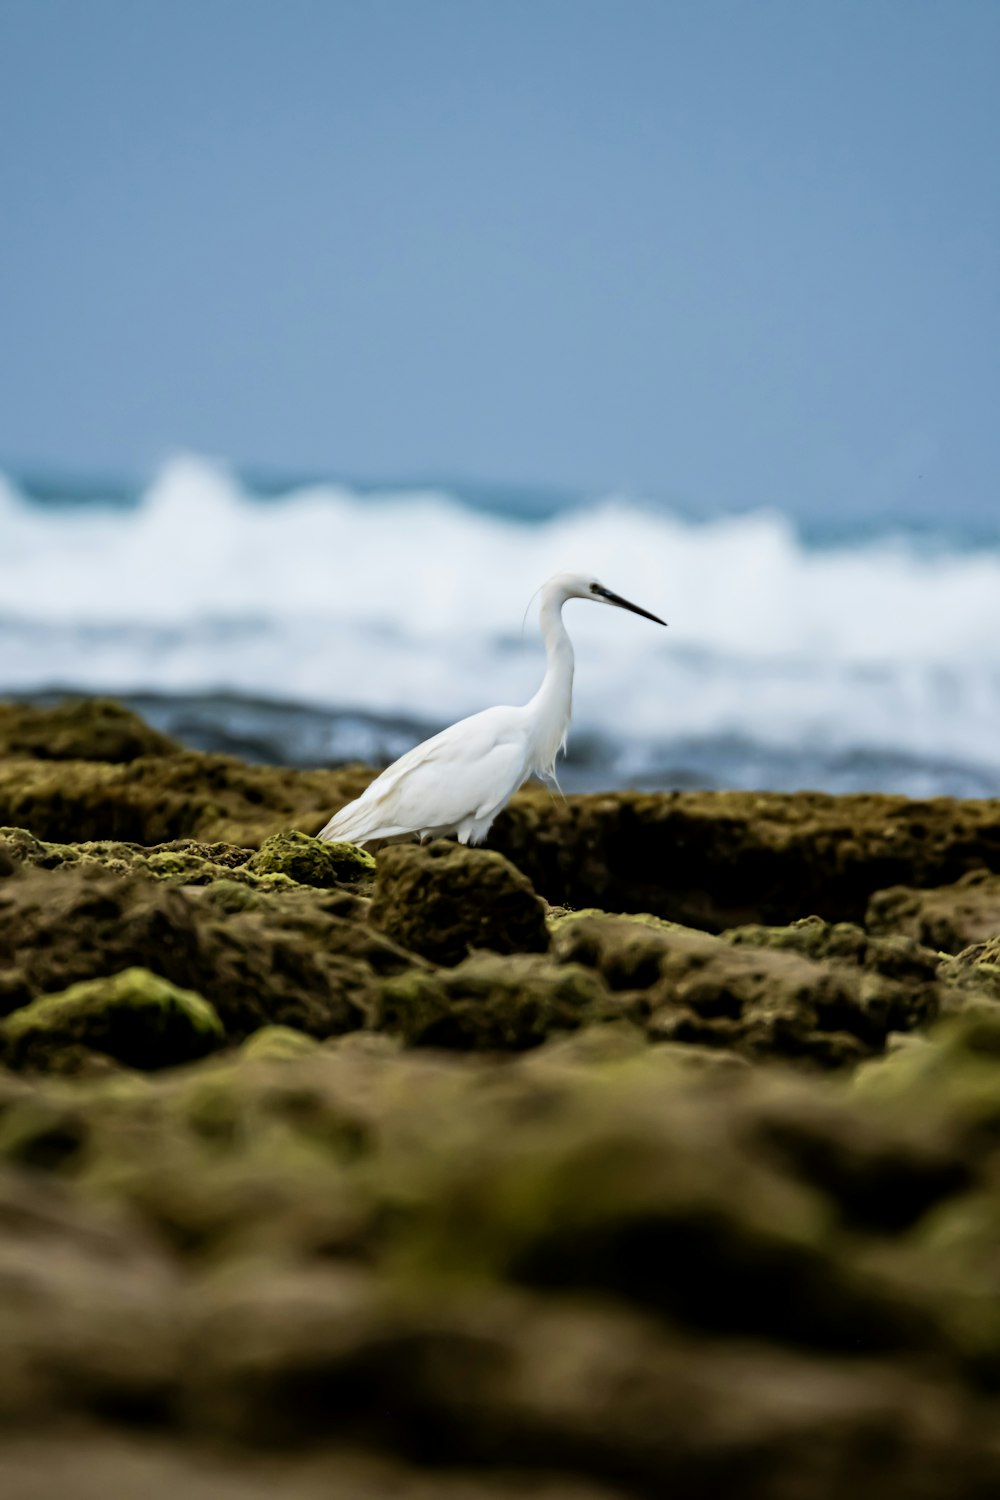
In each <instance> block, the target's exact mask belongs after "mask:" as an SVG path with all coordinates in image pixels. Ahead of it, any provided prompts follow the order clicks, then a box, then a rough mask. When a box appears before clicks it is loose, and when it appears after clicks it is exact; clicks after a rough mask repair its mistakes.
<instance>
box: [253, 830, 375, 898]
mask: <svg viewBox="0 0 1000 1500" xmlns="http://www.w3.org/2000/svg"><path fill="white" fill-rule="evenodd" d="M248 868H249V869H250V870H252V871H253V873H254V874H255V875H287V876H288V877H289V878H290V879H291V880H294V881H297V882H298V884H299V885H313V886H320V887H322V888H328V887H330V886H337V885H351V884H355V883H357V882H358V881H363V880H370V878H371V876H372V875H374V873H375V861H374V859H373V858H372V856H371V855H370V854H366V853H365V851H364V850H363V849H359V848H358V847H357V846H356V845H355V844H336V843H334V844H324V843H320V841H319V839H314V838H310V837H309V835H308V834H305V833H297V832H296V831H295V830H294V829H288V830H286V831H285V832H284V833H274V834H272V835H271V837H270V838H269V839H265V840H264V843H263V844H262V845H261V847H260V849H259V850H258V851H257V853H256V854H254V855H253V856H252V857H251V859H250V862H249V866H248Z"/></svg>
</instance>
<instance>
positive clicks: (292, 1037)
mask: <svg viewBox="0 0 1000 1500" xmlns="http://www.w3.org/2000/svg"><path fill="white" fill-rule="evenodd" d="M317 1046H318V1043H317V1042H316V1040H315V1039H314V1038H313V1037H311V1036H307V1035H306V1033H305V1032H304V1031H296V1030H294V1028H293V1027H291V1026H262V1027H261V1029H260V1031H255V1032H253V1033H252V1035H250V1036H248V1037H247V1039H246V1041H245V1042H244V1043H243V1046H242V1048H241V1049H240V1050H241V1052H242V1054H243V1056H244V1057H245V1058H248V1059H250V1060H251V1061H254V1062H257V1061H261V1060H263V1061H265V1062H274V1061H281V1060H282V1059H285V1058H290V1057H301V1056H302V1055H303V1053H306V1052H313V1051H315V1049H316V1047H317Z"/></svg>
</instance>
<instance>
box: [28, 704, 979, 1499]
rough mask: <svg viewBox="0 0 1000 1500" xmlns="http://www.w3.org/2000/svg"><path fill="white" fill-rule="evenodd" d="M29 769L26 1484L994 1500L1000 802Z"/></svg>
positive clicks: (52, 748)
mask: <svg viewBox="0 0 1000 1500" xmlns="http://www.w3.org/2000/svg"><path fill="white" fill-rule="evenodd" d="M40 715H42V716H41V717H40ZM44 715H48V716H49V717H47V718H46V717H44ZM0 748H2V749H3V751H4V754H3V755H2V756H0V823H2V824H6V825H7V826H4V827H2V829H0V1493H2V1494H3V1496H4V1497H5V1500H7V1497H8V1496H10V1497H12V1500H39V1497H41V1496H43V1495H45V1496H48V1495H50V1494H59V1495H61V1496H64V1497H66V1500H96V1497H97V1496H98V1495H100V1496H101V1497H104V1496H106V1495H108V1494H114V1495H129V1494H142V1495H148V1496H149V1497H150V1500H160V1497H161V1496H162V1497H163V1500H167V1497H168V1496H172V1495H175V1494H180V1493H183V1494H185V1495H191V1496H193V1497H195V1500H200V1497H202V1496H204V1497H206V1500H208V1497H209V1496H211V1497H212V1500H257V1497H258V1496H259V1497H261V1500H263V1496H264V1495H265V1494H267V1495H274V1494H281V1495H282V1496H285V1497H287V1500H320V1497H321V1496H322V1497H326V1496H329V1495H341V1494H343V1495H350V1496H351V1497H354V1496H357V1497H358V1500H390V1497H392V1500H431V1497H433V1500H438V1497H440V1500H509V1497H510V1500H512V1497H513V1496H515V1495H532V1496H539V1497H543V1500H649V1497H651V1496H660V1495H665V1494H670V1495H678V1496H685V1497H688V1496H690V1497H693V1500H709V1497H711V1500H737V1497H738V1500H843V1496H844V1495H851V1496H852V1497H853V1500H876V1497H877V1500H909V1497H912V1500H985V1497H988V1496H991V1495H995V1494H1000V1438H998V1433H1000V1314H998V1311H997V1309H998V1308H1000V1270H998V1267H1000V1186H998V1184H1000V920H998V921H996V923H994V918H993V915H992V912H993V911H994V907H993V906H992V905H991V902H992V900H993V896H992V892H993V888H994V882H995V879H996V876H997V872H998V869H1000V842H998V834H1000V806H998V805H997V804H995V803H987V802H980V803H947V802H933V803H922V804H916V803H907V802H905V801H904V800H903V799H900V798H876V797H870V798H864V797H849V798H822V797H818V796H814V795H812V794H805V795H803V796H802V797H780V798H779V797H771V796H760V797H754V796H751V795H749V794H714V795H710V794H707V793H687V794H676V795H666V796H662V797H655V796H651V795H649V794H635V795H623V796H615V797H596V798H571V799H569V801H568V802H567V803H566V804H565V805H562V804H555V803H553V802H552V801H551V799H549V798H547V797H543V798H539V797H536V796H535V795H534V794H532V793H530V792H529V793H527V794H525V795H523V796H522V797H520V798H518V799H515V802H514V804H512V807H511V808H510V809H509V811H508V813H507V814H505V816H504V818H503V819H502V820H501V821H499V822H498V824H497V826H496V835H497V837H496V842H495V847H493V848H488V849H485V850H463V849H459V848H458V847H457V846H454V845H448V844H446V845H431V846H428V847H426V848H418V847H416V846H399V847H395V848H388V849H383V850H381V851H379V852H378V854H377V856H376V858H375V871H374V878H373V872H372V861H371V856H368V855H362V854H360V853H359V851H355V850H353V849H351V848H349V847H347V848H338V847H337V846H327V845H322V844H319V843H318V842H317V841H316V840H315V839H314V838H313V837H311V836H310V835H311V834H313V833H314V832H315V831H316V830H317V829H318V828H319V827H321V826H322V824H323V822H325V821H326V818H327V817H328V816H329V815H330V813H331V812H332V811H334V809H335V808H336V806H338V805H340V803H342V802H343V801H344V800H346V799H347V798H348V797H349V796H352V795H356V793H357V791H358V790H360V788H361V786H363V785H364V784H365V781H366V779H367V777H368V776H369V775H370V774H371V773H370V772H366V771H364V770H363V769H361V768H357V769H350V768H349V769H347V770H344V771H316V772H302V773H294V772H290V771H285V770H279V769H273V768H266V767H264V768H251V767H244V766H241V765H240V764H239V762H237V761H234V760H232V759H231V758H227V757H220V756H207V755H206V756H201V755H196V754H194V753H192V752H189V751H184V750H180V749H177V748H175V747H173V746H172V745H171V744H170V743H169V742H167V743H165V744H164V743H159V742H158V741H157V740H156V738H155V737H153V736H152V735H151V733H150V732H148V731H147V730H146V726H144V725H142V724H141V722H140V721H138V720H135V719H134V717H133V716H131V715H128V714H126V713H125V711H124V710H120V709H118V708H117V706H116V705H109V704H107V703H98V704H96V705H94V706H93V709H92V711H90V710H88V706H87V705H85V704H83V705H81V704H73V705H70V706H69V707H68V708H67V709H66V710H65V711H64V710H62V709H61V708H59V707H58V706H57V707H56V708H53V709H45V710H34V709H27V708H25V707H23V706H20V705H5V706H0ZM491 842H492V841H491ZM547 902H548V903H558V905H555V904H553V905H547ZM949 950H950V951H949Z"/></svg>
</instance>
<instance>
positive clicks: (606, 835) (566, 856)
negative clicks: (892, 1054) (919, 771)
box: [490, 788, 1000, 932]
mask: <svg viewBox="0 0 1000 1500" xmlns="http://www.w3.org/2000/svg"><path fill="white" fill-rule="evenodd" d="M490 843H491V847H493V848H496V849H499V850H500V851H501V853H503V854H506V855H507V857H508V859H510V860H512V861H513V863H514V864H516V865H517V867H518V869H520V870H523V871H524V873H525V874H526V875H527V876H528V878H529V879H530V880H531V882H532V884H533V885H534V887H535V889H536V890H537V891H539V892H540V893H541V894H542V895H543V896H544V897H545V898H546V900H548V901H550V902H551V903H552V904H554V905H566V906H571V907H585V906H600V907H602V908H605V909H607V910H609V911H615V912H632V911H645V912H652V913H654V914H655V915H656V916H661V917H667V918H669V919H671V920H673V921H677V922H680V923H684V924H686V925H688V926H692V927H698V928H702V929H705V930H707V931H712V932H718V931H720V930H722V929H724V928H729V927H736V926H740V925H742V924H745V923H747V922H765V923H774V924H777V923H785V922H792V921H794V920H795V919H796V918H798V917H801V916H802V915H803V914H804V913H805V912H810V911H813V912H818V913H819V914H820V915H821V916H823V917H824V918H825V919H826V920H827V921H831V922H838V921H849V922H860V921H861V920H862V919H863V917H864V913H865V907H866V905H867V902H868V899H869V897H870V896H871V895H872V894H873V892H875V891H878V890H882V889H883V888H884V887H886V886H889V885H894V884H902V883H905V884H908V885H920V886H932V885H942V884H944V883H945V882H948V881H953V880H957V879H958V878H959V877H960V876H961V875H963V874H965V873H966V872H967V871H969V870H972V869H975V868H977V867H983V868H987V869H991V870H996V871H1000V799H998V800H993V801H986V800H981V801H973V800H971V799H970V800H963V801H957V800H955V799H953V798H947V797H939V798H934V799H932V800H929V801H926V802H917V801H911V800H910V799H908V798H906V797H897V796H886V795H882V794H875V793H871V794H854V795H847V796H833V795H829V794H826V793H822V792H792V793H783V792H742V791H741V792H736V791H723V792H615V793H606V794H600V795H591V796H572V797H568V798H566V799H565V801H564V802H559V803H556V802H554V801H553V799H552V798H551V797H550V796H548V795H547V794H546V793H544V792H542V791H540V790H536V789H531V788H528V789H525V790H524V791H522V792H521V793H520V794H519V795H518V797H516V798H515V799H514V800H513V801H512V802H511V803H510V804H509V806H508V807H507V808H505V809H504V811H503V812H502V813H501V814H500V816H499V818H498V819H497V821H496V823H495V824H494V826H493V829H492V830H491V834H490Z"/></svg>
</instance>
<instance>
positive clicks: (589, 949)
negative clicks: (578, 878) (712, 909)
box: [552, 916, 939, 1067]
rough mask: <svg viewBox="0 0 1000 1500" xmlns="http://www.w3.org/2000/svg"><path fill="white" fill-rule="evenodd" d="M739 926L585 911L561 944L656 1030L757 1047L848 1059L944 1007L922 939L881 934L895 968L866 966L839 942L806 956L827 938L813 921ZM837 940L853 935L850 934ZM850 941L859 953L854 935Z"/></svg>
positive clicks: (566, 955)
mask: <svg viewBox="0 0 1000 1500" xmlns="http://www.w3.org/2000/svg"><path fill="white" fill-rule="evenodd" d="M821 927H822V928H823V931H826V928H825V924H821ZM775 931H776V932H777V936H776V935H775ZM853 931H854V930H852V932H853ZM789 933H790V934H791V936H790V937H789ZM858 936H859V938H861V939H863V936H864V935H863V934H858ZM740 937H742V939H743V940H742V941H741V940H739V938H737V939H736V940H730V939H731V935H727V936H726V937H713V936H712V935H710V934H709V933H705V932H699V931H697V930H696V929H693V928H684V927H680V926H678V925H669V924H664V925H660V926H656V925H651V924H648V923H638V922H634V921H631V920H629V919H628V918H624V917H611V916H604V917H599V916H595V917H582V916H581V918H580V919H579V920H577V921H572V922H564V923H560V924H559V926H558V927H557V930H556V932H555V934H554V936H553V940H552V950H553V956H554V957H555V958H556V959H557V960H559V961H560V962H571V963H582V964H585V965H587V966H588V967H591V968H594V969H596V970H597V972H598V973H599V974H601V976H602V977H603V978H604V980H605V981H606V983H607V984H608V985H609V987H610V988H611V989H612V990H613V991H615V993H616V995H617V996H618V997H619V1000H620V1003H621V1006H622V1009H623V1012H624V1013H625V1014H627V1015H629V1016H630V1017H631V1018H632V1019H634V1020H636V1021H638V1022H639V1023H640V1024H643V1025H645V1027H646V1029H647V1032H648V1034H649V1036H650V1038H651V1039H653V1040H656V1041H672V1042H689V1043H695V1044H698V1045H709V1046H718V1047H731V1048H734V1049H735V1050H736V1051H737V1052H739V1053H741V1054H742V1055H744V1056H748V1057H756V1058H764V1057H784V1058H788V1059H790V1060H791V1059H798V1060H802V1061H808V1062H812V1063H814V1064H818V1065H819V1066H821V1067H841V1066H845V1065H851V1064H854V1063H856V1062H857V1061H859V1059H860V1058H862V1057H864V1056H866V1055H868V1054H870V1053H871V1052H877V1051H881V1049H882V1048H883V1047H884V1045H885V1041H886V1037H887V1036H888V1034H889V1033H890V1032H892V1031H897V1030H904V1031H909V1030H912V1029H913V1028H914V1027H916V1026H919V1025H922V1024H924V1023H925V1022H927V1021H929V1020H932V1019H933V1018H934V1016H935V1015H936V1014H937V1011H938V1006H939V994H938V987H937V986H936V984H935V982H934V972H935V964H936V958H935V956H934V955H926V954H924V953H923V952H922V950H919V949H918V950H916V952H915V953H910V952H909V950H908V949H907V947H906V945H903V951H902V952H900V953H897V951H896V946H897V945H895V944H888V945H886V944H883V945H881V947H879V948H878V955H877V957H878V961H879V962H880V963H882V964H883V965H884V966H885V967H886V968H887V969H888V973H884V972H883V971H882V969H881V968H879V967H878V966H877V965H876V967H875V968H873V969H872V971H870V972H867V971H863V970H859V966H858V964H857V962H854V963H848V962H847V961H846V960H845V961H843V962H840V961H834V958H833V955H832V954H831V955H830V957H829V958H827V959H824V960H822V961H821V960H820V959H819V958H813V957H810V956H808V954H809V949H810V945H814V946H817V950H818V947H821V946H822V941H821V936H820V933H819V930H818V929H817V928H816V927H815V926H814V925H808V924H803V926H802V928H801V929H787V930H786V929H778V930H772V929H755V930H752V931H744V932H743V933H742V934H740ZM831 941H833V944H834V947H836V946H837V944H838V942H841V941H843V942H844V943H845V944H846V936H845V934H843V933H837V934H836V935H835V937H834V938H833V939H831ZM846 946H847V948H848V949H849V951H850V952H851V953H853V954H854V957H855V959H856V958H857V954H858V951H859V950H858V948H857V945H856V944H855V943H854V942H853V938H852V942H851V943H850V944H846ZM873 946H876V947H877V946H878V945H873ZM915 972H916V973H919V978H916V977H915Z"/></svg>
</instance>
